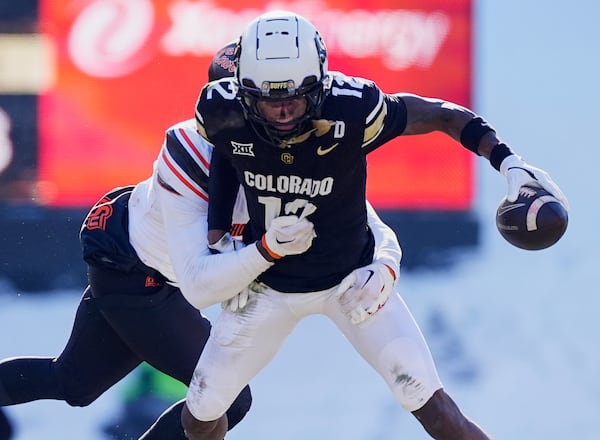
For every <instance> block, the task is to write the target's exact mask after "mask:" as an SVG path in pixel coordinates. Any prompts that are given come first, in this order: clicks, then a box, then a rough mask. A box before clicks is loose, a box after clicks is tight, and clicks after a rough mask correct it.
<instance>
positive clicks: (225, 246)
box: [208, 232, 246, 254]
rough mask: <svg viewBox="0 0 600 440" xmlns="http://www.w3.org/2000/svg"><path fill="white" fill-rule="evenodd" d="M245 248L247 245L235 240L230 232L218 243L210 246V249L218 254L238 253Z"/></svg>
mask: <svg viewBox="0 0 600 440" xmlns="http://www.w3.org/2000/svg"><path fill="white" fill-rule="evenodd" d="M244 247H246V244H245V243H244V242H242V241H241V240H237V239H235V238H233V237H232V236H231V234H230V233H229V232H226V233H225V234H224V235H223V236H222V237H221V238H220V239H219V241H217V242H216V243H213V244H209V245H208V248H209V249H211V250H212V251H214V252H213V253H217V254H224V253H226V252H233V251H237V250H239V249H242V248H244Z"/></svg>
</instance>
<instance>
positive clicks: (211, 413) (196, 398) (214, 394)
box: [185, 373, 235, 422]
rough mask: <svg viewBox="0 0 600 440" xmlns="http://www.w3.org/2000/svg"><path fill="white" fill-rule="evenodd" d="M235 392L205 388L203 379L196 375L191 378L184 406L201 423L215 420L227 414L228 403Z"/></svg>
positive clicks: (226, 389)
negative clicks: (185, 405)
mask: <svg viewBox="0 0 600 440" xmlns="http://www.w3.org/2000/svg"><path fill="white" fill-rule="evenodd" d="M231 396H235V391H233V390H231V389H228V387H225V388H218V387H215V386H211V387H209V386H207V384H206V381H205V380H204V378H203V377H200V376H199V375H197V373H196V374H195V375H194V377H193V378H192V382H191V383H190V386H189V388H188V392H187V396H186V399H185V401H186V404H187V406H188V409H189V410H190V412H191V413H192V415H193V416H194V417H195V418H196V419H198V420H200V421H203V422H208V421H211V420H216V419H218V418H219V417H221V416H222V415H223V414H225V413H226V412H227V409H228V408H229V406H230V403H231V402H232V401H233V400H234V397H231Z"/></svg>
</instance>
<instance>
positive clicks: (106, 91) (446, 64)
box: [38, 0, 474, 210]
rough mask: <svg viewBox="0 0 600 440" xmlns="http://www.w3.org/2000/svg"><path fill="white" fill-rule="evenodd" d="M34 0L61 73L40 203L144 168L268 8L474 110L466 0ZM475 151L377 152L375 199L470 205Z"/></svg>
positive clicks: (54, 90)
mask: <svg viewBox="0 0 600 440" xmlns="http://www.w3.org/2000/svg"><path fill="white" fill-rule="evenodd" d="M235 3H236V6H234V5H233V4H234V2H233V1H218V0H214V1H209V0H207V1H201V0H153V1H152V0H68V1H61V2H58V1H53V0H40V23H41V32H43V33H44V34H46V35H47V36H48V37H49V38H50V40H51V41H52V42H53V46H54V48H55V49H54V50H55V74H54V81H53V83H52V85H51V87H50V88H49V89H48V90H46V91H45V92H44V93H42V94H41V95H40V97H39V110H38V112H39V113H38V119H39V180H40V182H39V183H40V185H39V188H40V198H41V203H43V204H45V205H49V206H69V207H76V206H89V205H90V204H92V203H93V202H94V201H95V200H97V199H98V197H99V196H100V195H101V194H103V193H104V192H106V191H107V190H108V189H110V188H112V187H114V186H119V185H126V184H131V183H135V182H137V181H139V180H142V179H144V178H146V177H148V176H149V175H150V172H151V169H152V164H153V161H154V159H155V158H156V155H157V153H158V151H159V149H160V146H161V143H162V139H163V135H164V131H165V129H166V128H168V127H169V126H170V125H172V124H173V123H175V122H178V121H180V120H183V119H188V118H192V117H193V115H194V103H195V100H196V97H197V95H198V92H199V91H200V89H201V87H202V86H203V84H204V83H205V81H206V77H207V68H208V64H209V62H210V60H211V58H212V55H213V54H214V53H215V52H216V51H217V50H218V49H219V48H221V47H222V46H223V45H224V44H225V43H227V42H228V41H230V40H233V39H234V38H236V37H237V36H238V35H239V34H240V33H241V31H242V30H243V29H244V27H245V26H246V25H247V23H248V22H249V21H250V20H252V19H253V18H254V17H255V16H257V15H259V14H260V13H262V12H265V11H266V10H270V9H289V10H293V11H295V12H297V13H299V14H302V15H304V16H305V17H307V18H308V19H309V20H311V21H312V22H313V23H314V24H315V26H317V28H318V29H319V30H320V31H321V32H322V34H323V36H324V39H325V43H326V44H327V48H328V53H329V67H330V69H331V70H340V71H343V72H344V73H346V74H348V75H353V76H362V77H365V78H369V79H372V80H374V81H376V82H377V84H378V85H379V86H380V87H381V88H382V89H383V90H384V91H386V92H390V93H393V92H411V93H417V94H421V95H425V96H435V97H440V98H444V99H447V100H450V101H454V102H457V103H459V104H462V105H466V106H470V97H471V89H470V87H471V86H470V83H471V81H470V80H471V77H470V76H471V2H470V0H419V1H409V0H387V1H386V0H373V1H370V2H368V5H369V6H365V4H366V3H365V2H364V1H341V0H328V1H319V0H306V1H271V2H269V1H251V0H250V1H245V2H243V6H237V5H239V2H235ZM473 181H474V169H473V157H472V154H470V153H469V152H468V151H466V150H463V149H461V148H457V146H456V143H455V142H454V141H452V140H451V139H449V138H447V137H445V136H443V135H427V136H419V137H406V138H399V139H396V140H394V141H392V142H390V144H389V145H386V146H385V147H383V148H381V149H379V150H378V151H376V152H374V153H372V154H371V155H369V186H368V197H369V200H370V201H371V202H372V203H373V204H374V205H375V206H376V207H380V208H388V209H395V208H397V209H416V210H422V209H426V210H436V209H440V210H468V209H470V207H471V203H472V198H473V184H474V183H473Z"/></svg>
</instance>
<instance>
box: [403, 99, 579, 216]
mask: <svg viewBox="0 0 600 440" xmlns="http://www.w3.org/2000/svg"><path fill="white" fill-rule="evenodd" d="M397 96H399V97H400V98H401V99H402V100H403V101H404V103H405V105H406V128H405V130H404V133H403V135H415V134H425V133H431V132H433V131H441V132H443V133H446V134H447V135H448V136H450V137H452V138H453V139H454V140H456V141H457V142H459V143H460V144H461V145H462V146H463V147H465V148H467V149H468V150H470V151H472V152H473V153H475V154H477V155H479V156H483V157H485V158H486V159H488V160H489V161H490V164H491V165H492V166H493V167H494V168H495V169H496V170H498V171H500V172H501V173H502V175H504V176H505V177H506V179H507V184H508V193H507V199H508V200H509V201H514V200H516V198H517V196H518V193H519V189H520V188H521V187H522V186H523V185H533V186H539V187H542V188H544V189H545V190H546V191H548V192H549V193H551V194H552V195H554V196H555V197H556V198H557V199H558V200H559V201H560V202H562V203H563V204H564V205H565V207H566V208H568V206H569V203H568V201H567V198H566V197H565V195H564V194H563V192H562V191H561V190H560V188H559V187H558V185H557V184H556V183H555V182H554V181H553V180H552V178H550V175H549V174H548V173H547V172H546V171H544V170H542V169H540V168H537V167H534V166H532V165H529V164H528V163H526V162H525V161H524V160H523V159H522V158H521V157H520V156H519V155H517V154H516V153H515V152H514V151H513V150H512V148H511V147H509V146H508V145H506V144H505V143H504V142H502V141H501V139H500V138H499V137H498V135H497V133H496V130H494V128H493V127H492V126H491V125H490V124H489V123H488V122H487V121H486V120H485V119H484V118H483V117H481V116H478V115H477V114H476V113H474V112H473V111H472V110H470V109H468V108H466V107H463V106H461V105H458V104H454V103H451V102H448V101H444V100H442V99H435V98H425V97H422V96H418V95H413V94H398V95H397Z"/></svg>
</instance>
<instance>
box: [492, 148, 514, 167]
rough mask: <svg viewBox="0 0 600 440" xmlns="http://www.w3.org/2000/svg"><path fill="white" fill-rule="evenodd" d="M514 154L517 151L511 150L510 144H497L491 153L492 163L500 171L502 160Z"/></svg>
mask: <svg viewBox="0 0 600 440" xmlns="http://www.w3.org/2000/svg"><path fill="white" fill-rule="evenodd" d="M513 154H515V152H514V151H513V150H511V149H510V147H509V146H508V145H506V144H502V143H500V144H497V145H495V146H494V148H492V151H491V153H490V164H491V165H492V166H493V167H494V168H495V169H496V170H497V171H500V164H502V161H503V160H504V159H506V158H507V157H508V156H512V155H513Z"/></svg>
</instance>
